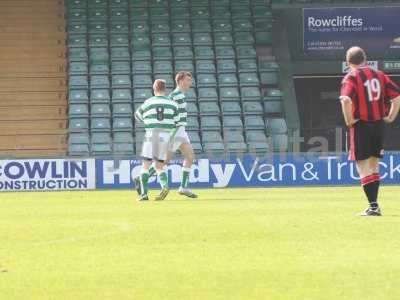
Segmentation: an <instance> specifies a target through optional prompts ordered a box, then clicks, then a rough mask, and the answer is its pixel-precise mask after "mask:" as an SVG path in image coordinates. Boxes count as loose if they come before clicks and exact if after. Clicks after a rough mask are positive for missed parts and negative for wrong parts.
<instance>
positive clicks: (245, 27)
mask: <svg viewBox="0 0 400 300" xmlns="http://www.w3.org/2000/svg"><path fill="white" fill-rule="evenodd" d="M233 31H235V32H239V31H245V32H252V31H253V23H252V22H251V20H250V19H235V20H233Z"/></svg>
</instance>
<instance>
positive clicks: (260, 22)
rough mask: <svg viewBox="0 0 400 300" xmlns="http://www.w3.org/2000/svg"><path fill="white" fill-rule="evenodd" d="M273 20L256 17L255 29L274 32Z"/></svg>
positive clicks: (256, 30)
mask: <svg viewBox="0 0 400 300" xmlns="http://www.w3.org/2000/svg"><path fill="white" fill-rule="evenodd" d="M272 26H273V22H272V20H268V19H256V20H254V30H255V32H256V33H258V32H269V33H270V32H272Z"/></svg>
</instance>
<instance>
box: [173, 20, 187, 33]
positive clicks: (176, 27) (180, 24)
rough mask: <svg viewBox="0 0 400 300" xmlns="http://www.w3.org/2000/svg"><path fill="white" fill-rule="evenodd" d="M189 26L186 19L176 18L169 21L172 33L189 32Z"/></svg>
mask: <svg viewBox="0 0 400 300" xmlns="http://www.w3.org/2000/svg"><path fill="white" fill-rule="evenodd" d="M190 31H191V26H190V23H189V22H188V21H187V20H184V19H177V20H172V21H171V32H173V33H183V32H190Z"/></svg>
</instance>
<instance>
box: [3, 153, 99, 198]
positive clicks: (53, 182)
mask: <svg viewBox="0 0 400 300" xmlns="http://www.w3.org/2000/svg"><path fill="white" fill-rule="evenodd" d="M94 168H95V160H94V159H84V160H65V159H27V160H0V191H40V190H85V189H94V188H96V178H95V169H94Z"/></svg>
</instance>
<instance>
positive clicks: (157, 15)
mask: <svg viewBox="0 0 400 300" xmlns="http://www.w3.org/2000/svg"><path fill="white" fill-rule="evenodd" d="M150 16H151V18H152V20H157V19H168V17H169V10H168V8H167V7H152V8H150Z"/></svg>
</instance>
